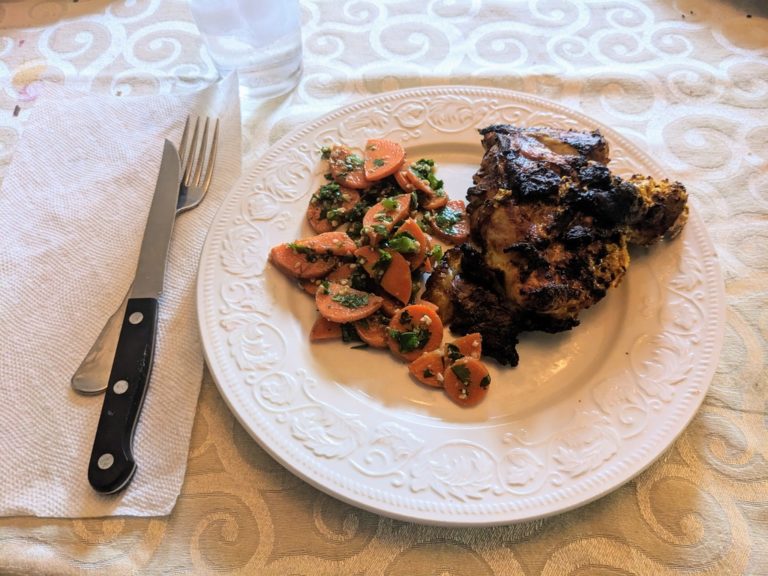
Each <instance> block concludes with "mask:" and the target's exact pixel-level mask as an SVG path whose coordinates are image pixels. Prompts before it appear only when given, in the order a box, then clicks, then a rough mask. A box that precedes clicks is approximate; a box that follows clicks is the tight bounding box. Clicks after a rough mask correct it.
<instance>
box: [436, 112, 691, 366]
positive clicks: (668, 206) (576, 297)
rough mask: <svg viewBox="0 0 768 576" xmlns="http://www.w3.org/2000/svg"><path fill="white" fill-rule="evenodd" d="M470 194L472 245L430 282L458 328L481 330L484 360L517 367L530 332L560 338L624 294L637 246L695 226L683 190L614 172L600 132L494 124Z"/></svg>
mask: <svg viewBox="0 0 768 576" xmlns="http://www.w3.org/2000/svg"><path fill="white" fill-rule="evenodd" d="M480 134H481V136H482V144H483V148H484V150H485V153H484V155H483V159H482V162H481V165H480V169H479V170H478V171H477V173H476V174H475V175H474V177H473V183H474V186H472V187H471V188H470V189H469V190H468V191H467V200H468V201H469V204H468V207H467V212H468V213H469V218H470V229H471V236H470V238H471V243H469V244H466V245H463V246H460V247H457V248H454V249H452V250H450V251H448V252H447V253H446V255H445V258H444V260H443V261H442V263H441V264H440V265H439V266H438V268H437V269H436V270H435V272H434V273H433V275H432V277H431V278H430V279H429V281H428V283H427V290H426V293H425V298H426V299H427V300H431V301H432V302H434V303H435V304H437V305H438V306H439V307H440V311H441V315H442V317H443V320H444V321H445V322H446V323H448V324H449V325H450V327H451V329H452V331H454V332H456V333H459V334H465V333H469V332H474V331H477V332H480V333H482V335H483V348H484V352H485V353H487V354H488V355H489V356H491V357H493V358H495V359H496V360H498V361H499V362H501V363H503V364H507V363H508V364H511V365H513V366H514V365H516V364H517V362H518V356H517V351H516V349H515V345H516V343H517V335H518V334H519V333H520V332H524V331H531V330H543V331H546V332H559V331H562V330H568V329H570V328H573V327H574V326H576V325H577V324H578V323H579V320H578V316H579V312H580V311H581V310H583V309H585V308H589V307H590V306H592V305H593V304H595V303H596V302H598V301H599V300H600V299H602V298H603V297H604V296H605V295H606V291H607V290H608V289H609V288H611V287H612V286H617V285H618V284H619V283H620V282H621V280H622V278H623V277H624V274H625V273H626V271H627V267H628V265H629V251H628V245H629V244H639V245H643V246H648V245H650V244H653V243H655V242H657V241H658V240H660V239H661V238H662V237H664V236H667V237H673V236H675V235H677V234H678V233H679V232H680V230H681V229H682V227H683V226H684V224H685V221H686V218H687V214H688V212H687V204H686V202H687V193H686V191H685V188H684V187H683V185H682V184H680V183H678V182H669V181H668V180H661V181H656V180H653V179H652V178H650V177H645V176H639V175H634V176H632V177H630V178H627V179H623V178H621V177H619V176H616V175H614V174H612V173H611V171H610V170H609V169H608V167H607V166H606V165H607V163H608V161H609V157H608V152H609V150H608V144H607V142H606V141H605V139H604V138H603V136H602V135H601V134H600V133H599V132H597V131H595V132H581V131H575V130H567V131H566V130H552V129H548V128H518V127H515V126H510V125H494V126H489V127H488V128H485V129H483V130H480Z"/></svg>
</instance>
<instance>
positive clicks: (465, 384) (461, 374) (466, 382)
mask: <svg viewBox="0 0 768 576" xmlns="http://www.w3.org/2000/svg"><path fill="white" fill-rule="evenodd" d="M490 384H491V376H490V374H488V369H487V368H486V367H485V364H483V363H482V362H480V360H477V359H476V358H470V357H468V356H467V357H464V358H459V359H458V360H456V362H454V363H453V364H451V365H450V366H448V367H447V368H446V369H445V372H444V374H443V388H444V389H445V393H446V394H447V395H448V397H449V398H450V399H451V400H453V401H454V402H455V403H456V404H458V405H459V406H465V407H470V406H476V405H477V404H479V403H480V402H481V401H482V400H483V398H485V395H486V394H487V393H488V386H489V385H490Z"/></svg>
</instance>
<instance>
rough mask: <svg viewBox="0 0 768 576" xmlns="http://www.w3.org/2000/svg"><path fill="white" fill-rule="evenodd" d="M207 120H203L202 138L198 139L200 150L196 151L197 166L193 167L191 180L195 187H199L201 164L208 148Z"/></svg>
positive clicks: (201, 171)
mask: <svg viewBox="0 0 768 576" xmlns="http://www.w3.org/2000/svg"><path fill="white" fill-rule="evenodd" d="M209 120H210V119H209V118H206V119H205V127H204V128H203V137H202V138H201V139H200V150H198V151H197V166H195V176H194V178H193V179H192V181H193V182H194V185H195V186H200V175H201V174H202V173H203V162H204V161H205V152H206V149H207V148H208V122H209Z"/></svg>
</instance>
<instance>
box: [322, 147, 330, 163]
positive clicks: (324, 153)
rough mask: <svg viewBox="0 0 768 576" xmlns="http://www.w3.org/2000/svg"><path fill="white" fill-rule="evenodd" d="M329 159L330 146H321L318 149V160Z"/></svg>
mask: <svg viewBox="0 0 768 576" xmlns="http://www.w3.org/2000/svg"><path fill="white" fill-rule="evenodd" d="M330 157H331V147H330V146H323V147H322V148H320V158H322V159H323V160H328V158H330Z"/></svg>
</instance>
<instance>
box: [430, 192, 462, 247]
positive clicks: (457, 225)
mask: <svg viewBox="0 0 768 576" xmlns="http://www.w3.org/2000/svg"><path fill="white" fill-rule="evenodd" d="M429 226H430V227H431V228H432V232H433V233H434V235H435V236H437V237H438V238H439V239H440V240H442V241H443V242H447V243H449V244H461V243H462V242H466V240H467V238H469V218H468V217H467V210H466V206H465V204H464V201H463V200H451V201H450V202H448V203H447V204H446V205H445V207H443V208H441V209H440V210H438V211H436V212H435V213H434V214H432V216H431V217H430V218H429Z"/></svg>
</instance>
